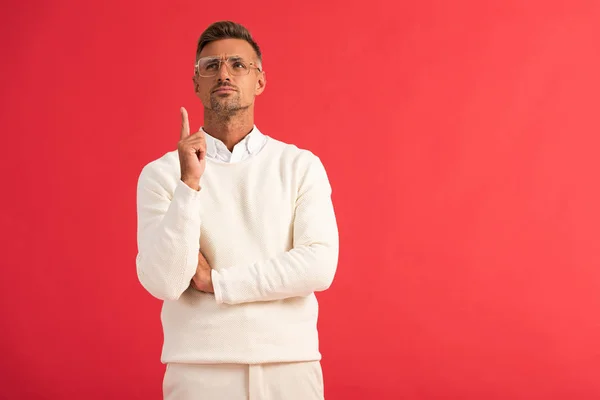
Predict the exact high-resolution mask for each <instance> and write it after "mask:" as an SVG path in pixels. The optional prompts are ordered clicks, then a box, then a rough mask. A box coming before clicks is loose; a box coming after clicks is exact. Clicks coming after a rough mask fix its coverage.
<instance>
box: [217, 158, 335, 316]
mask: <svg viewBox="0 0 600 400" xmlns="http://www.w3.org/2000/svg"><path fill="white" fill-rule="evenodd" d="M293 235H294V240H293V248H292V249H291V250H290V251H287V252H285V253H282V254H280V255H279V256H277V257H274V258H271V259H268V260H262V261H258V262H254V263H251V264H248V265H240V266H233V267H231V268H226V269H222V270H220V271H216V270H213V271H212V281H213V282H212V283H213V286H214V292H215V298H216V300H217V303H226V304H239V303H245V302H254V301H269V300H279V299H285V298H289V297H298V296H307V295H309V294H311V293H314V292H317V291H323V290H326V289H327V288H329V286H330V285H331V283H332V281H333V278H334V275H335V272H336V269H337V262H338V246H339V244H338V228H337V223H336V218H335V213H334V208H333V204H332V200H331V186H330V184H329V180H328V178H327V174H326V172H325V168H324V167H323V165H322V163H321V161H320V160H319V159H318V158H317V157H314V159H313V162H312V164H311V165H310V166H309V167H308V170H307V172H306V174H305V176H304V178H303V180H302V183H301V185H300V189H299V191H298V196H297V200H296V209H295V215H294V226H293Z"/></svg>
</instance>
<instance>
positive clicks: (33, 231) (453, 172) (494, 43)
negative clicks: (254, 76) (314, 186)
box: [0, 0, 600, 400]
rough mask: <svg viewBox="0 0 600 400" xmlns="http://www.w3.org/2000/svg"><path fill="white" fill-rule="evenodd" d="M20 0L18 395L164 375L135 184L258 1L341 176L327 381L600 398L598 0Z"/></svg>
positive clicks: (313, 127) (127, 386)
mask: <svg viewBox="0 0 600 400" xmlns="http://www.w3.org/2000/svg"><path fill="white" fill-rule="evenodd" d="M4 5H5V7H3V8H4V9H5V12H3V13H2V17H0V18H1V19H2V21H1V22H2V23H1V24H0V30H1V35H0V36H1V37H2V42H3V46H2V53H3V56H4V57H3V61H2V62H1V63H0V64H1V67H0V68H1V70H2V76H3V84H2V87H3V89H2V92H3V95H2V107H1V108H0V113H1V120H2V124H1V125H2V129H3V132H2V143H3V146H2V149H3V151H2V156H1V157H0V163H1V164H0V168H1V170H2V176H3V178H2V188H3V189H2V211H3V212H2V213H1V214H0V220H1V222H2V233H1V234H2V249H3V250H2V258H1V259H2V261H1V263H2V276H1V278H0V300H1V302H0V304H1V310H0V311H1V313H0V324H1V327H2V331H1V332H2V333H1V340H0V354H1V357H0V365H1V371H0V387H1V388H2V390H1V393H0V397H2V398H6V399H63V400H69V399H82V398H85V399H90V400H91V399H108V398H115V399H160V398H161V380H162V374H163V366H162V365H161V364H160V362H159V357H160V350H161V345H162V332H161V327H160V320H159V311H160V302H159V301H157V300H155V299H154V298H152V297H151V296H150V295H149V294H147V293H146V292H145V291H144V290H143V289H142V287H141V285H140V284H139V283H138V281H137V277H136V274H135V255H136V251H137V248H136V242H135V230H136V215H135V185H136V181H137V177H138V174H139V172H140V169H141V167H142V166H143V165H144V164H145V163H147V162H148V161H150V160H152V159H155V158H157V157H159V156H161V155H162V154H164V153H165V152H167V151H170V150H172V149H174V148H175V146H176V142H177V140H178V135H179V123H180V119H179V118H180V116H179V107H180V106H185V107H187V109H188V110H189V112H190V117H191V122H192V125H193V126H196V127H197V126H199V125H200V124H201V122H202V114H201V112H202V110H201V107H200V105H199V103H198V101H197V100H196V98H195V97H194V95H193V91H192V82H191V76H192V64H193V57H194V51H195V44H196V40H197V38H198V36H199V34H200V33H201V31H202V30H203V29H204V28H205V27H206V26H207V25H208V24H209V23H211V22H213V21H216V20H219V19H233V20H236V21H238V22H241V23H243V24H245V25H246V26H247V27H248V28H250V29H251V31H252V32H253V34H254V35H255V37H256V39H257V40H258V41H259V43H260V45H261V46H262V48H263V51H264V54H265V68H266V71H267V79H268V84H267V90H266V92H265V93H264V94H263V95H262V96H261V97H260V98H259V99H258V106H257V120H256V122H257V125H258V126H259V127H260V129H261V130H262V131H264V132H265V133H267V134H268V135H271V136H274V137H276V138H278V139H280V140H284V141H288V142H292V143H295V144H297V145H298V146H301V147H305V148H309V149H311V150H312V151H314V152H315V153H317V154H318V155H319V156H320V157H321V158H322V160H323V162H324V163H325V165H326V167H327V169H328V172H329V175H330V179H331V182H332V185H333V188H334V201H335V205H336V210H337V215H338V218H339V227H340V240H341V254H340V263H339V272H338V274H337V278H336V280H335V283H334V285H333V286H332V288H331V289H330V290H329V291H327V292H325V293H322V294H320V295H319V299H320V302H321V319H320V324H319V328H320V333H321V349H322V352H323V355H324V358H323V369H324V375H325V379H326V396H327V399H329V400H335V399H344V400H348V399H379V400H384V399H415V400H427V399H465V400H475V399H503V400H504V399H527V400H533V399H578V400H583V399H598V398H600V268H599V267H600V251H599V250H600V249H599V245H598V237H599V228H598V227H599V226H600V211H599V207H598V204H599V202H600V189H599V188H598V171H599V162H598V154H597V153H598V146H599V145H600V140H599V139H598V134H599V128H600V122H599V119H598V114H597V113H598V110H597V108H598V104H599V102H598V93H599V90H600V80H599V74H598V71H600V54H599V49H600V24H599V23H598V21H600V8H599V5H598V2H593V1H589V2H580V1H570V2H564V3H563V2H561V3H558V2H552V1H543V2H542V1H529V2H524V1H503V2H496V1H491V0H490V1H458V2H456V1H432V0H429V1H421V2H416V1H401V2H397V1H391V0H390V1H384V0H375V1H369V2H367V3H364V2H362V3H352V2H346V1H329V2H326V4H320V2H319V1H317V0H311V1H305V2H302V3H295V4H285V2H274V1H272V2H266V3H265V2H262V3H261V2H258V3H257V2H252V1H238V0H232V1H229V2H217V3H214V2H213V3H210V2H209V3H206V2H197V1H169V2H166V1H164V2H160V1H137V0H136V1H113V0H111V1H102V2H76V1H45V2H42V1H37V2H36V1H24V2H17V1H12V2H8V3H6V2H5V4H4Z"/></svg>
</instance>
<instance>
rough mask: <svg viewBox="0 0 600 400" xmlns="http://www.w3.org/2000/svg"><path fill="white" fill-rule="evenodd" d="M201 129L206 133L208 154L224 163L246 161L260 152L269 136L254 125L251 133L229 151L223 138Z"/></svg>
mask: <svg viewBox="0 0 600 400" xmlns="http://www.w3.org/2000/svg"><path fill="white" fill-rule="evenodd" d="M200 129H201V130H202V131H203V132H204V133H205V134H206V155H207V156H208V157H210V158H212V159H214V160H217V161H221V162H224V163H235V162H239V161H244V160H245V159H247V158H248V157H250V156H252V155H255V154H258V152H259V151H261V150H262V148H263V147H264V145H265V143H266V142H267V137H266V136H265V135H264V134H263V133H262V132H260V131H259V130H258V128H257V127H256V126H254V127H253V128H252V130H251V131H250V133H249V134H247V135H246V136H245V137H244V138H243V139H242V140H240V142H239V143H238V144H236V145H235V146H234V147H233V151H229V149H228V148H227V146H225V144H224V143H223V142H222V141H221V140H219V139H217V138H215V137H213V136H211V135H209V134H208V133H207V132H206V131H205V130H204V129H203V128H200Z"/></svg>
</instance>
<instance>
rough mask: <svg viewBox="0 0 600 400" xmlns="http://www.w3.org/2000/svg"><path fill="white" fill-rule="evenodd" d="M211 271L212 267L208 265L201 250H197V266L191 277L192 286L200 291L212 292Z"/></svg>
mask: <svg viewBox="0 0 600 400" xmlns="http://www.w3.org/2000/svg"><path fill="white" fill-rule="evenodd" d="M211 272H212V268H211V267H210V265H208V262H207V261H206V258H204V256H203V255H202V253H201V252H198V266H197V267H196V274H195V275H194V277H193V278H192V282H191V285H192V287H193V288H194V289H196V290H199V291H201V292H206V293H214V289H213V283H212V276H211Z"/></svg>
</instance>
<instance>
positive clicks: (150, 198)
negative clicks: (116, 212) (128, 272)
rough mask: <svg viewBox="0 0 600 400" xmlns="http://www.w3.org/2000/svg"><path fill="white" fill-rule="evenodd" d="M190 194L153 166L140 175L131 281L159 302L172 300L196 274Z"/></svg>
mask: <svg viewBox="0 0 600 400" xmlns="http://www.w3.org/2000/svg"><path fill="white" fill-rule="evenodd" d="M199 195H200V192H199V191H196V190H194V189H192V188H190V187H189V186H187V185H186V184H185V183H183V182H182V181H181V180H179V181H177V183H176V184H175V185H174V184H173V181H172V178H171V177H168V176H166V174H165V173H164V172H163V171H161V170H160V168H159V167H157V166H149V167H146V168H144V170H142V173H141V174H140V177H139V180H138V187H137V215H138V232H137V238H138V254H137V257H136V266H137V276H138V279H139V281H140V283H141V284H142V286H143V287H144V288H145V289H146V290H147V291H148V292H149V293H150V294H152V295H153V296H154V297H156V298H158V299H161V300H177V299H178V298H179V297H180V296H181V294H182V293H183V292H184V291H185V290H186V289H187V288H188V286H189V285H190V280H191V279H192V276H193V275H194V273H195V272H196V266H197V264H198V251H199V243H200V225H201V221H200V211H199V201H198V196H199Z"/></svg>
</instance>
